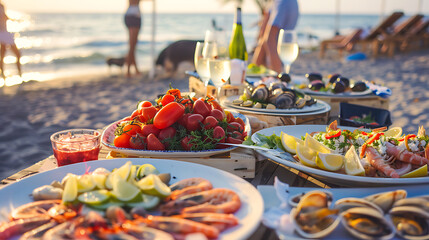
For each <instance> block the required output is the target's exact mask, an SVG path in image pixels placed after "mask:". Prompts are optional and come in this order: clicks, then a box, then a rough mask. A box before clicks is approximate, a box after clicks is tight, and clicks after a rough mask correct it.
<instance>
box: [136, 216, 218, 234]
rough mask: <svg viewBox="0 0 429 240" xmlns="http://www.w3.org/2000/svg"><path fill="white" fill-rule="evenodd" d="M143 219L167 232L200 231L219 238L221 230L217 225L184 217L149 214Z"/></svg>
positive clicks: (150, 225)
mask: <svg viewBox="0 0 429 240" xmlns="http://www.w3.org/2000/svg"><path fill="white" fill-rule="evenodd" d="M142 221H143V222H144V223H146V225H147V226H149V227H153V228H157V229H159V230H162V231H167V232H174V233H181V234H189V233H196V232H200V233H203V234H204V235H206V236H207V237H208V238H217V237H218V236H219V230H218V229H216V228H215V227H212V226H209V225H206V224H203V223H199V222H195V221H191V220H188V219H183V218H176V217H164V216H152V215H149V216H148V217H147V218H143V219H142Z"/></svg>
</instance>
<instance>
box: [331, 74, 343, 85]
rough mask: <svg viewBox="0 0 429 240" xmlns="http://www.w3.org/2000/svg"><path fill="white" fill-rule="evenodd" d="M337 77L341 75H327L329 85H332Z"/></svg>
mask: <svg viewBox="0 0 429 240" xmlns="http://www.w3.org/2000/svg"><path fill="white" fill-rule="evenodd" d="M339 77H341V75H340V74H338V73H336V74H331V75H329V83H334V82H335V81H337V78H339Z"/></svg>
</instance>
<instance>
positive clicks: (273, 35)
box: [264, 26, 283, 73]
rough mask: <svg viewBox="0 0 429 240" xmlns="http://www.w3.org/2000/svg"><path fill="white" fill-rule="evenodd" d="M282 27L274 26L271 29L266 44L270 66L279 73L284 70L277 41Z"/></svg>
mask: <svg viewBox="0 0 429 240" xmlns="http://www.w3.org/2000/svg"><path fill="white" fill-rule="evenodd" d="M279 32H280V28H278V27H276V26H272V27H271V28H270V29H269V32H268V37H267V41H266V44H265V45H264V46H265V48H266V49H265V51H266V52H267V56H268V58H269V59H270V68H271V69H272V70H274V71H276V72H278V73H281V72H283V66H282V61H281V60H280V57H279V54H278V53H277V42H278V38H279Z"/></svg>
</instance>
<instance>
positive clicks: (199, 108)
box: [193, 99, 210, 118]
mask: <svg viewBox="0 0 429 240" xmlns="http://www.w3.org/2000/svg"><path fill="white" fill-rule="evenodd" d="M193 113H195V114H201V115H202V116H203V117H204V118H205V117H207V116H208V115H209V114H210V109H209V108H208V107H207V105H206V103H205V102H204V101H203V100H201V99H198V100H197V101H195V102H194V110H193Z"/></svg>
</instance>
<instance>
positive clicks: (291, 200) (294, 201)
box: [288, 191, 332, 207]
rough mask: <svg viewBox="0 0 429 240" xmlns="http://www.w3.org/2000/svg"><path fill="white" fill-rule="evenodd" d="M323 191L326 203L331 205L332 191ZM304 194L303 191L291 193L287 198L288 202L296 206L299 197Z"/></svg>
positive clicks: (299, 199)
mask: <svg viewBox="0 0 429 240" xmlns="http://www.w3.org/2000/svg"><path fill="white" fill-rule="evenodd" d="M323 192H324V193H326V200H327V203H326V204H327V205H328V206H329V205H331V203H332V193H331V192H328V191H323ZM304 196H305V192H302V193H298V194H296V195H293V196H292V197H290V198H289V200H288V204H289V205H290V206H292V207H296V206H298V204H299V202H300V201H301V199H302V198H303V197H304Z"/></svg>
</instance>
